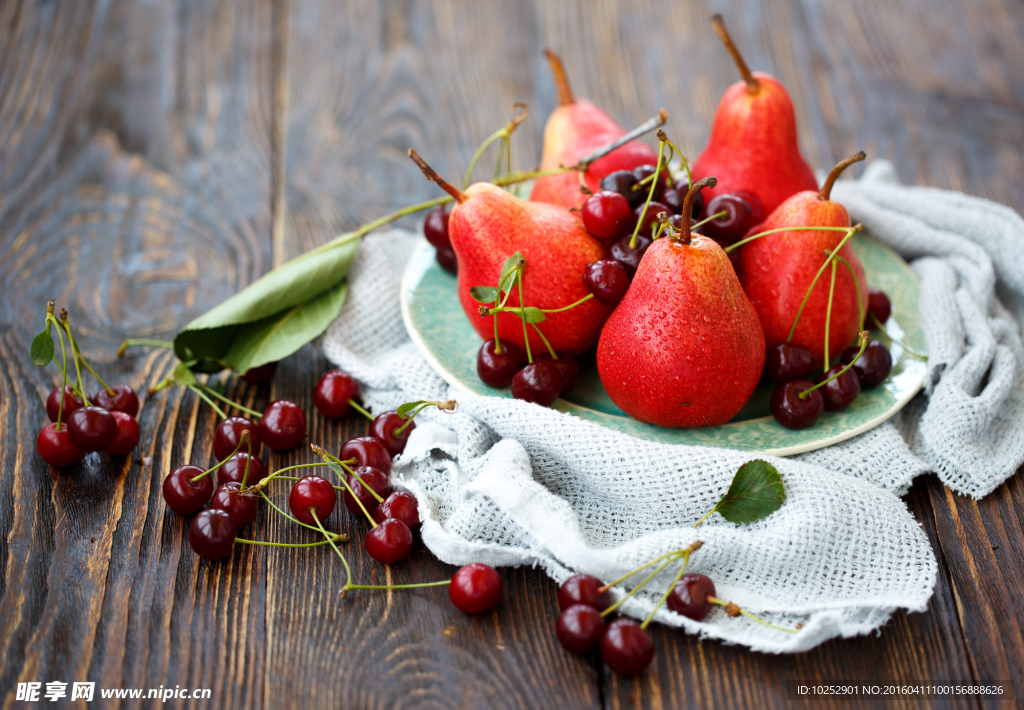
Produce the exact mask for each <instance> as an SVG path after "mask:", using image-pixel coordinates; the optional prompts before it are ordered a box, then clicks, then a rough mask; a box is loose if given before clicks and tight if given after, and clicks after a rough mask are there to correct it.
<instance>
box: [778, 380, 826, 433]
mask: <svg viewBox="0 0 1024 710" xmlns="http://www.w3.org/2000/svg"><path fill="white" fill-rule="evenodd" d="M811 387H814V385H813V384H812V383H811V382H808V381H807V380H792V381H790V382H787V383H785V384H782V385H779V386H778V387H776V388H775V391H774V392H772V397H771V400H770V407H771V412H772V417H773V418H774V419H775V421H777V422H778V423H779V424H781V425H782V426H784V427H786V428H787V429H806V428H807V427H809V426H811V425H812V424H814V423H815V422H816V421H818V419H819V418H821V413H822V412H824V411H825V402H824V400H822V398H821V390H820V389H816V390H814V391H813V392H811V393H810V394H809V395H807V396H806V397H801V396H800V393H801V392H806V391H807V390H809V389H811Z"/></svg>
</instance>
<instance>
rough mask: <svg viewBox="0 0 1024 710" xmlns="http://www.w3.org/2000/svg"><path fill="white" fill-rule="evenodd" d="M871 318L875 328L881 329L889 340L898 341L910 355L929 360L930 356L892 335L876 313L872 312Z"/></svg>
mask: <svg viewBox="0 0 1024 710" xmlns="http://www.w3.org/2000/svg"><path fill="white" fill-rule="evenodd" d="M871 320H872V321H874V323H875V328H877V329H878V330H880V331H881V332H882V335H884V336H885V337H887V338H888V339H889V340H891V341H892V342H894V343H896V344H897V345H899V346H900V347H901V348H903V349H904V350H905V351H906V353H907V355H910V356H911V357H913V358H917V359H918V360H928V357H927V356H926V355H923V354H922V353H919V352H917V351H916V350H914V349H913V348H912V347H910V346H909V345H907V344H906V343H904V342H903V341H901V340H897V339H896V338H894V337H892V335H891V334H890V333H889V331H887V330H886V329H885V326H884V325H882V322H881V321H880V320H878V316H876V315H875V314H874V313H872V314H871Z"/></svg>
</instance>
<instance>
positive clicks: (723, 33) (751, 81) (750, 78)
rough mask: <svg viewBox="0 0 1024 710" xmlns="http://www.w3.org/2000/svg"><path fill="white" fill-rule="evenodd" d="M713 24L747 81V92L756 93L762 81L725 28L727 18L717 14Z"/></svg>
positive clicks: (741, 74)
mask: <svg viewBox="0 0 1024 710" xmlns="http://www.w3.org/2000/svg"><path fill="white" fill-rule="evenodd" d="M711 26H712V27H714V28H715V32H717V33H718V36H719V37H721V38H722V42H723V43H724V44H725V48H726V49H727V50H729V54H731V55H732V59H733V61H734V62H736V68H737V69H739V70H740V76H741V77H743V81H745V82H747V92H749V93H751V94H755V93H757V92H758V91H760V90H761V83H760V82H759V81H758V80H757V77H755V76H754V74H753V72H751V71H750V67H748V66H747V63H746V62H745V61H743V55H742V54H740V50H738V49H736V45H735V44H733V41H732V37H730V36H729V31H728V30H727V29H725V20H723V19H722V16H721V15H715V16H714V17H712V18H711Z"/></svg>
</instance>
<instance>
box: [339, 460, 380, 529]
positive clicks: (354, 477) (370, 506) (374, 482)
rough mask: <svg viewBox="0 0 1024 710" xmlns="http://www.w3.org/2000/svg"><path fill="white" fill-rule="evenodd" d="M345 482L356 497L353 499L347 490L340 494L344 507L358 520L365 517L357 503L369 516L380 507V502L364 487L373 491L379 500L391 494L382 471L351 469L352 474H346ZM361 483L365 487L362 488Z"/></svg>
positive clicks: (367, 467)
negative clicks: (357, 500)
mask: <svg viewBox="0 0 1024 710" xmlns="http://www.w3.org/2000/svg"><path fill="white" fill-rule="evenodd" d="M360 479H362V483H360V482H359V480H360ZM347 481H348V485H349V487H350V488H351V489H352V490H353V491H355V493H356V495H355V498H354V497H353V496H352V494H351V493H349V492H348V491H347V490H346V491H345V492H344V493H343V494H342V498H343V499H344V501H345V507H346V508H348V510H349V512H350V513H352V514H353V515H355V516H357V517H360V518H363V517H365V515H364V514H363V510H362V508H360V507H359V503H362V504H363V507H364V508H366V512H367V513H369V514H370V515H373V511H375V510H376V509H377V506H378V505H380V502H379V501H378V500H377V498H376V497H375V496H374V495H373V493H370V491H369V490H368V489H367V487H366V486H369V487H370V488H371V489H373V490H374V491H375V492H376V493H377V495H379V496H380V497H381V498H387V497H388V495H389V494H390V493H391V483H390V482H389V481H388V477H387V476H386V475H385V474H384V473H383V472H382V471H380V470H378V469H376V468H370V467H369V466H360V467H359V468H356V469H353V471H352V473H350V474H348V476H347ZM363 483H365V484H366V485H365V486H364V485H363ZM356 498H358V499H359V503H357V502H356Z"/></svg>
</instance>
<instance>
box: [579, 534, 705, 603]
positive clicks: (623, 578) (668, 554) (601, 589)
mask: <svg viewBox="0 0 1024 710" xmlns="http://www.w3.org/2000/svg"><path fill="white" fill-rule="evenodd" d="M703 546H704V542H703V541H701V540H697V541H696V542H694V543H693V544H691V545H690V546H689V547H686V548H684V549H682V550H672V551H671V552H666V553H665V554H664V555H660V556H658V557H655V558H654V559H653V560H651V561H650V562H648V563H646V564H643V565H640V566H639V567H637V568H636V569H634V570H632V571H630V572H626V574H624V575H622V576H621V577H619V578H618V579H616V580H615V581H614V582H609V583H608V584H606V585H604V586H603V587H599V588H598V590H597V591H598V592H600V593H601V594H604V593H605V592H607V591H608V590H609V589H611V588H612V587H614V586H616V585H618V584H622V583H623V582H625V581H626V580H627V579H629V578H630V577H632V576H633V575H634V574H636V573H637V572H642V571H643V570H645V569H647V568H648V567H650V566H651V565H653V564H654V563H656V562H660V561H661V560H663V559H665V558H666V557H671V556H672V555H678V554H682V553H683V552H685V551H686V550H689V551H690V552H696V551H697V550H699V549H700V548H701V547H703Z"/></svg>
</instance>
